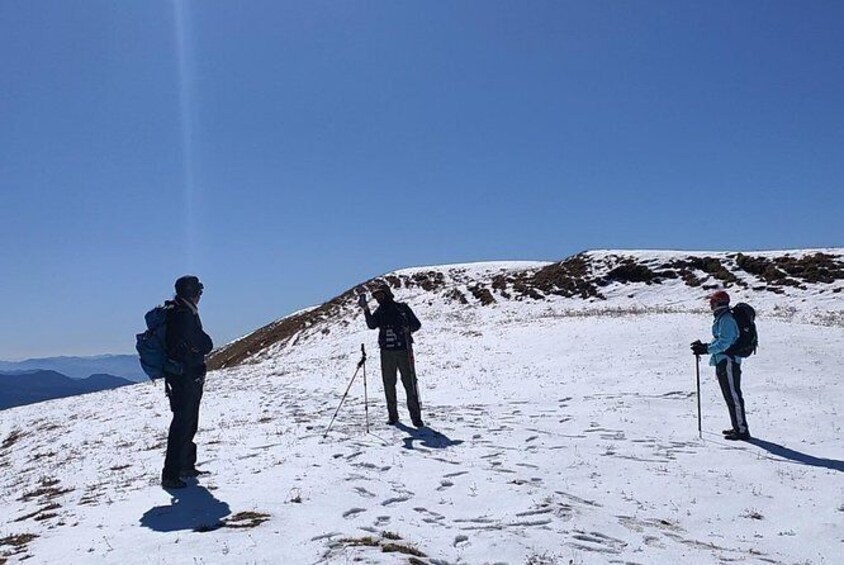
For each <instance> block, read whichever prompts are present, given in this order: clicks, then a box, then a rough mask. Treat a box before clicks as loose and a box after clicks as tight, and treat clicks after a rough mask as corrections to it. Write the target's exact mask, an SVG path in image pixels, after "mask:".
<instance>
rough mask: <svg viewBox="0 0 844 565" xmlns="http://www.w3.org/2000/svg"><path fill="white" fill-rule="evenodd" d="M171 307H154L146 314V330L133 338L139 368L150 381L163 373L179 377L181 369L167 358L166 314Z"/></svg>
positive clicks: (158, 377)
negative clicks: (139, 363) (139, 364)
mask: <svg viewBox="0 0 844 565" xmlns="http://www.w3.org/2000/svg"><path fill="white" fill-rule="evenodd" d="M170 309H172V306H169V305H166V304H165V305H161V306H156V307H155V308H153V309H152V310H150V311H149V312H147V313H146V315H145V316H144V320H145V321H146V324H147V330H146V331H145V332H144V333H140V334H137V335H136V336H135V349H136V350H137V351H138V357H139V360H140V362H141V368H142V369H143V370H144V373H146V374H147V376H148V377H149V378H150V380H153V381H154V380H155V379H160V378H161V377H163V376H164V373H170V374H175V375H179V374H181V373H182V367H181V366H180V365H179V364H178V363H177V362H175V361H173V360H171V359H168V357H167V312H168V311H169V310H170Z"/></svg>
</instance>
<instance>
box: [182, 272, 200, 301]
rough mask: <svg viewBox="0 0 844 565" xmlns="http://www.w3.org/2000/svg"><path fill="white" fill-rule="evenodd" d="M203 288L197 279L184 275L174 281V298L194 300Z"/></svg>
mask: <svg viewBox="0 0 844 565" xmlns="http://www.w3.org/2000/svg"><path fill="white" fill-rule="evenodd" d="M203 288H205V287H204V286H203V285H202V283H201V282H199V278H197V277H195V276H193V275H185V276H183V277H179V278H178V279H177V280H176V296H181V297H182V298H194V297H195V296H199V295H200V294H202V289H203Z"/></svg>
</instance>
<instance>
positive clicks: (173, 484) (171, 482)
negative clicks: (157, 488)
mask: <svg viewBox="0 0 844 565" xmlns="http://www.w3.org/2000/svg"><path fill="white" fill-rule="evenodd" d="M186 486H188V484H187V483H186V482H185V481H183V480H180V479H161V488H163V489H170V488H185V487H186Z"/></svg>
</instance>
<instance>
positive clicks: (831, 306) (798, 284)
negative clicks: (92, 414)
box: [209, 248, 844, 369]
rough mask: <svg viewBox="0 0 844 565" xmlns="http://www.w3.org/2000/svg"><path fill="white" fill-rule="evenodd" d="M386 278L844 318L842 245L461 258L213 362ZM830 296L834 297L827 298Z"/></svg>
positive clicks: (442, 286)
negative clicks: (717, 293)
mask: <svg viewBox="0 0 844 565" xmlns="http://www.w3.org/2000/svg"><path fill="white" fill-rule="evenodd" d="M381 283H387V284H389V285H390V287H391V288H393V290H394V292H397V293H399V294H410V295H411V297H410V299H411V300H415V301H417V302H420V303H422V302H424V301H425V297H424V296H421V297H420V294H427V295H428V298H432V297H435V298H436V299H438V300H445V301H449V302H450V303H452V304H454V305H455V306H456V307H463V306H467V307H469V306H471V307H478V306H479V307H488V306H494V305H500V304H502V303H507V302H513V301H515V302H521V301H535V302H548V303H556V304H554V305H555V306H559V302H560V301H561V300H562V301H565V302H566V305H565V307H566V308H569V309H573V310H582V309H583V308H584V307H589V306H591V308H592V309H593V310H594V309H595V307H596V305H601V304H603V305H606V306H608V307H609V306H611V305H614V304H616V305H619V306H621V307H627V308H630V307H631V306H632V305H631V304H629V303H630V300H624V299H623V295H624V293H627V292H628V291H630V290H633V291H636V292H637V293H638V294H639V295H640V297H641V298H642V300H640V301H639V302H640V304H639V307H640V308H641V309H643V310H658V309H665V308H673V309H674V310H675V311H699V310H701V309H702V308H703V306H704V304H703V302H702V301H701V299H702V298H703V297H704V296H705V294H706V293H707V291H711V290H713V289H716V288H725V289H727V290H730V291H737V292H738V293H753V300H754V304H755V305H758V306H759V308H758V310H759V311H760V312H770V313H772V314H774V315H777V316H783V315H791V316H793V315H796V314H799V315H801V316H802V319H803V320H804V321H806V322H808V323H813V322H816V323H822V324H833V325H837V324H839V323H842V321H844V311H842V308H841V303H842V302H844V295H841V293H842V291H844V248H813V249H802V250H784V251H759V252H731V251H722V252H704V251H700V252H689V251H671V250H641V251H637V250H611V249H608V250H593V251H584V252H581V253H578V254H575V255H572V256H570V257H568V258H566V259H563V260H562V261H556V262H533V261H510V262H507V261H495V262H485V263H458V264H453V265H441V266H434V267H412V268H406V269H399V270H396V271H391V272H389V273H385V274H383V275H381V276H379V277H375V278H373V279H369V280H367V281H365V282H363V283H361V284H359V285H355V286H354V287H352V288H350V289H348V290H346V291H345V292H343V293H341V294H340V295H338V296H335V297H334V298H332V299H330V300H328V301H327V302H325V303H323V304H321V305H318V306H315V307H312V308H307V309H303V310H300V311H298V312H296V313H294V314H291V315H290V316H285V317H282V318H280V319H278V320H276V321H274V322H271V323H270V324H267V325H265V326H263V327H261V328H259V329H257V330H255V331H254V332H252V333H250V334H247V335H245V336H243V337H241V338H239V339H238V340H236V341H234V342H231V343H229V344H226V345H224V346H222V347H220V348H219V349H217V350H215V351H214V352H213V353H212V354H211V356H210V357H209V367H211V368H212V369H220V368H227V367H233V366H237V365H239V364H242V363H245V362H248V360H249V359H251V358H253V357H255V356H257V355H260V354H261V353H262V352H264V351H265V350H266V349H267V348H270V347H273V346H275V345H277V344H279V343H283V344H289V345H296V344H297V343H299V342H300V340H301V339H302V338H304V337H306V336H307V335H308V334H309V333H313V329H314V328H315V327H317V326H320V331H322V332H326V331H327V332H330V331H332V329H331V328H330V327H329V326H330V324H328V325H327V324H326V323H327V322H330V321H332V320H336V319H343V320H344V321H345V322H346V323H345V325H348V320H349V318H350V317H351V316H353V313H354V312H355V311H356V310H357V307H356V304H355V302H356V297H357V294H358V292H360V291H361V290H367V291H371V289H372V288H373V287H374V286H375V285H376V284H381ZM678 283H679V284H681V285H682V287H684V288H685V290H686V291H687V292H686V293H685V295H686V296H685V297H680V300H681V301H682V302H684V303H685V304H684V306H683V307H678V305H677V304H665V302H664V301H663V303H662V304H660V303H659V300H658V299H657V300H650V299H648V296H647V295H648V294H651V295H657V294H660V293H654V292H651V293H648V292H647V290H648V288H647V287H657V286H658V287H664V286H666V285H674V286H675V287H676V286H677V284H678ZM643 285H644V288H642V287H643ZM628 294H629V293H628ZM823 295H826V296H823ZM806 296H811V297H812V298H813V302H814V303H816V304H818V305H819V307H818V308H816V309H815V312H812V311H807V309H805V308H802V307H799V304H798V305H797V306H795V305H794V304H792V302H793V301H795V300H796V301H799V300H805V298H806ZM833 296H834V297H835V298H837V300H825V298H828V297H833ZM628 298H629V297H628ZM798 311H799V312H798ZM817 312H819V313H820V317H819V318H817V317H816V315H815V314H816V313H817Z"/></svg>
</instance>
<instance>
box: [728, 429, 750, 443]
mask: <svg viewBox="0 0 844 565" xmlns="http://www.w3.org/2000/svg"><path fill="white" fill-rule="evenodd" d="M724 439H727V440H730V441H747V440H749V439H750V432H744V433H743V434H741V433H739V432H737V431H735V430H730V433H728V434H724Z"/></svg>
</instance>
